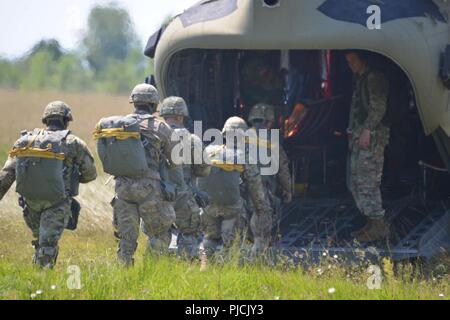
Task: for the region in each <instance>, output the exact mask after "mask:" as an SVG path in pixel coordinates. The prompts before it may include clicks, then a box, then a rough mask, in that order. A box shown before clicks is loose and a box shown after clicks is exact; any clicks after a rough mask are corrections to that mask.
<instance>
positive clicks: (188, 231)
mask: <svg viewBox="0 0 450 320" xmlns="http://www.w3.org/2000/svg"><path fill="white" fill-rule="evenodd" d="M159 114H160V115H161V116H162V117H163V118H164V119H165V120H166V122H167V124H169V125H170V126H171V127H172V129H173V130H174V132H175V134H176V135H177V136H179V137H180V139H183V140H182V143H183V145H184V146H185V147H187V148H190V149H191V150H190V151H191V156H190V159H186V161H187V162H186V163H183V164H182V165H179V166H177V168H176V169H174V170H171V171H169V172H168V175H169V179H170V180H171V181H172V182H173V183H174V184H175V185H176V190H177V198H176V201H175V204H174V208H175V213H176V226H177V228H178V231H179V234H178V254H179V255H186V256H187V257H189V258H195V257H198V253H199V244H200V243H199V238H200V232H201V229H200V211H201V209H200V207H199V205H198V204H197V201H196V199H195V198H196V194H198V192H197V191H196V190H195V188H194V184H195V179H196V178H197V177H206V176H208V175H209V173H210V171H211V167H210V166H209V165H207V164H202V163H196V161H195V153H196V152H197V153H199V154H198V155H199V156H200V160H202V158H201V157H202V154H203V143H202V141H201V140H200V138H199V137H197V136H196V135H194V134H191V133H190V132H189V131H188V130H187V129H186V128H185V127H184V119H185V117H188V116H189V111H188V108H187V105H186V102H185V101H184V99H183V98H179V97H169V98H167V99H165V100H164V101H163V102H162V103H161V105H160V108H159ZM180 156H181V157H182V158H184V155H180Z"/></svg>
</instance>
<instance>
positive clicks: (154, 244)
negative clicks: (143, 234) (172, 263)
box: [146, 237, 170, 254]
mask: <svg viewBox="0 0 450 320" xmlns="http://www.w3.org/2000/svg"><path fill="white" fill-rule="evenodd" d="M169 246H170V239H168V238H166V237H162V238H156V237H151V238H149V239H148V242H147V250H146V253H147V254H150V253H153V254H154V253H156V254H166V253H168V252H169Z"/></svg>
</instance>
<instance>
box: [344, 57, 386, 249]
mask: <svg viewBox="0 0 450 320" xmlns="http://www.w3.org/2000/svg"><path fill="white" fill-rule="evenodd" d="M346 59H347V61H348V63H349V66H350V68H351V69H352V71H353V73H354V74H355V76H356V85H355V89H354V93H353V101H352V106H351V111H350V125H349V133H350V136H351V138H350V139H349V142H350V149H351V156H350V186H349V187H350V189H351V191H352V194H353V197H354V199H355V202H356V205H357V206H358V208H359V210H360V211H361V212H362V213H363V214H364V215H365V216H366V217H367V219H368V221H367V224H366V225H365V226H364V228H362V229H361V230H359V231H357V232H354V233H353V236H354V237H355V238H356V239H357V240H358V241H360V242H372V241H376V240H381V239H384V238H386V237H387V236H388V235H389V225H388V223H387V222H386V220H385V210H384V209H383V206H382V199H381V191H380V185H381V178H382V174H383V164H384V149H385V147H386V145H387V144H388V143H389V132H390V128H389V112H388V94H389V83H388V81H387V80H386V78H385V76H384V75H383V74H382V73H380V72H378V71H375V70H372V69H371V68H370V66H369V65H368V62H367V59H366V57H365V56H364V55H363V54H362V53H360V52H359V51H350V52H347V53H346Z"/></svg>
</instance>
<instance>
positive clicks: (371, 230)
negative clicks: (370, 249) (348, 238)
mask: <svg viewBox="0 0 450 320" xmlns="http://www.w3.org/2000/svg"><path fill="white" fill-rule="evenodd" d="M389 234H390V226H389V224H388V223H387V222H386V221H385V219H369V221H368V223H367V225H366V226H365V227H364V228H363V229H362V230H360V231H357V232H355V238H356V240H358V241H359V242H374V241H378V240H384V239H386V238H388V237H389Z"/></svg>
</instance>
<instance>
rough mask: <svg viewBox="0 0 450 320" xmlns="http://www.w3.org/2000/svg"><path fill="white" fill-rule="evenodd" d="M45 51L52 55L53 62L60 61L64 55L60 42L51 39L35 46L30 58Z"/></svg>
mask: <svg viewBox="0 0 450 320" xmlns="http://www.w3.org/2000/svg"><path fill="white" fill-rule="evenodd" d="M43 51H45V52H48V53H49V54H50V55H51V57H52V60H59V58H61V56H62V55H63V49H62V48H61V45H60V44H59V42H58V41H57V40H55V39H50V40H41V41H39V42H38V43H37V44H35V45H34V47H33V48H32V49H31V53H30V57H32V56H34V55H35V54H36V53H39V52H43Z"/></svg>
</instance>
